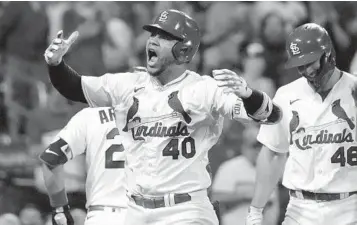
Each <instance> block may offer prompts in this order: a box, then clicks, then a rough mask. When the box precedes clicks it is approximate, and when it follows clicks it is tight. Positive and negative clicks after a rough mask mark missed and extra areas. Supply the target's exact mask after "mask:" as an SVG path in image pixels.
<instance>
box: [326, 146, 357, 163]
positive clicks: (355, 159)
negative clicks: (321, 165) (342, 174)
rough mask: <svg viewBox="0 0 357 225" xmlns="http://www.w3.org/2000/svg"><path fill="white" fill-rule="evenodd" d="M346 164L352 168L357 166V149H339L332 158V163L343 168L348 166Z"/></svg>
mask: <svg viewBox="0 0 357 225" xmlns="http://www.w3.org/2000/svg"><path fill="white" fill-rule="evenodd" d="M346 162H347V164H348V165H350V166H357V147H356V146H351V147H349V148H348V149H347V151H346V154H345V148H344V147H339V148H338V149H337V151H336V152H335V154H333V156H332V157H331V163H339V164H340V165H341V167H344V166H346Z"/></svg>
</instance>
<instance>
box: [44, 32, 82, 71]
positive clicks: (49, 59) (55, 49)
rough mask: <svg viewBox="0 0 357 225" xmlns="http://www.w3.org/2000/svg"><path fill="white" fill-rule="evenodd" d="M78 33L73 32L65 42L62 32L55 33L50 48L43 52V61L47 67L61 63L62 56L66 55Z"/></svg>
mask: <svg viewBox="0 0 357 225" xmlns="http://www.w3.org/2000/svg"><path fill="white" fill-rule="evenodd" d="M78 35H79V33H78V31H75V32H73V33H72V34H71V36H69V38H68V39H67V40H66V39H64V38H63V31H62V30H61V31H59V32H58V33H57V37H56V38H55V39H53V41H52V43H51V44H50V46H48V48H47V49H46V51H45V54H44V56H45V60H46V63H47V64H48V65H51V66H57V65H58V64H60V63H61V61H62V58H63V56H64V55H65V54H66V53H67V51H68V49H69V47H71V45H72V44H73V43H74V42H75V41H76V40H77V38H78Z"/></svg>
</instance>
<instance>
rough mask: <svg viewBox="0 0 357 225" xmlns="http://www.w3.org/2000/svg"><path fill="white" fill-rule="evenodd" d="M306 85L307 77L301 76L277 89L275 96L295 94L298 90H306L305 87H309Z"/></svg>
mask: <svg viewBox="0 0 357 225" xmlns="http://www.w3.org/2000/svg"><path fill="white" fill-rule="evenodd" d="M306 85H308V84H307V82H306V79H305V78H303V77H300V78H298V79H296V80H294V81H292V82H290V83H288V84H285V85H283V86H281V87H279V88H278V89H277V91H276V94H275V96H285V97H289V96H290V95H295V94H296V93H297V92H300V91H302V92H304V89H305V88H306V87H307V86H306Z"/></svg>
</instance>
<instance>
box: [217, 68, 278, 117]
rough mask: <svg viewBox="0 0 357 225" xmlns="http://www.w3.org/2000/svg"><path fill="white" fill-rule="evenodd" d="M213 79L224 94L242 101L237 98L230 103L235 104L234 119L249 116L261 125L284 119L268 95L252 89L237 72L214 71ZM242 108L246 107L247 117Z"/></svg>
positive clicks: (226, 70)
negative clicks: (242, 112) (232, 95)
mask: <svg viewBox="0 0 357 225" xmlns="http://www.w3.org/2000/svg"><path fill="white" fill-rule="evenodd" d="M213 77H214V79H215V80H216V81H217V85H218V87H219V88H221V89H223V91H222V92H223V93H226V94H234V95H235V96H236V97H238V98H240V99H241V101H238V102H237V101H236V100H235V99H236V97H235V99H233V101H231V102H230V103H233V104H234V106H233V110H232V114H233V118H234V119H236V118H237V119H239V118H244V117H246V116H249V117H250V118H252V119H253V120H255V121H257V122H260V123H264V124H275V123H278V122H279V121H280V119H281V118H282V111H281V110H280V108H279V106H278V105H276V104H275V103H273V101H272V99H271V98H270V97H269V96H268V95H267V94H266V93H264V92H262V91H259V90H254V89H251V88H250V87H249V86H248V84H247V82H246V81H245V80H244V79H243V78H242V77H240V76H238V75H237V74H236V73H235V72H233V71H231V70H228V69H222V70H213ZM226 98H227V97H226ZM242 103H243V104H242ZM242 107H244V109H245V110H244V111H245V113H244V114H246V115H242V114H241V111H242Z"/></svg>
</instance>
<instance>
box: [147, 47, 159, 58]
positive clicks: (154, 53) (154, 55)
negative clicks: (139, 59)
mask: <svg viewBox="0 0 357 225" xmlns="http://www.w3.org/2000/svg"><path fill="white" fill-rule="evenodd" d="M148 57H149V60H151V59H152V58H154V57H157V53H156V52H155V50H153V49H149V50H148Z"/></svg>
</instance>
